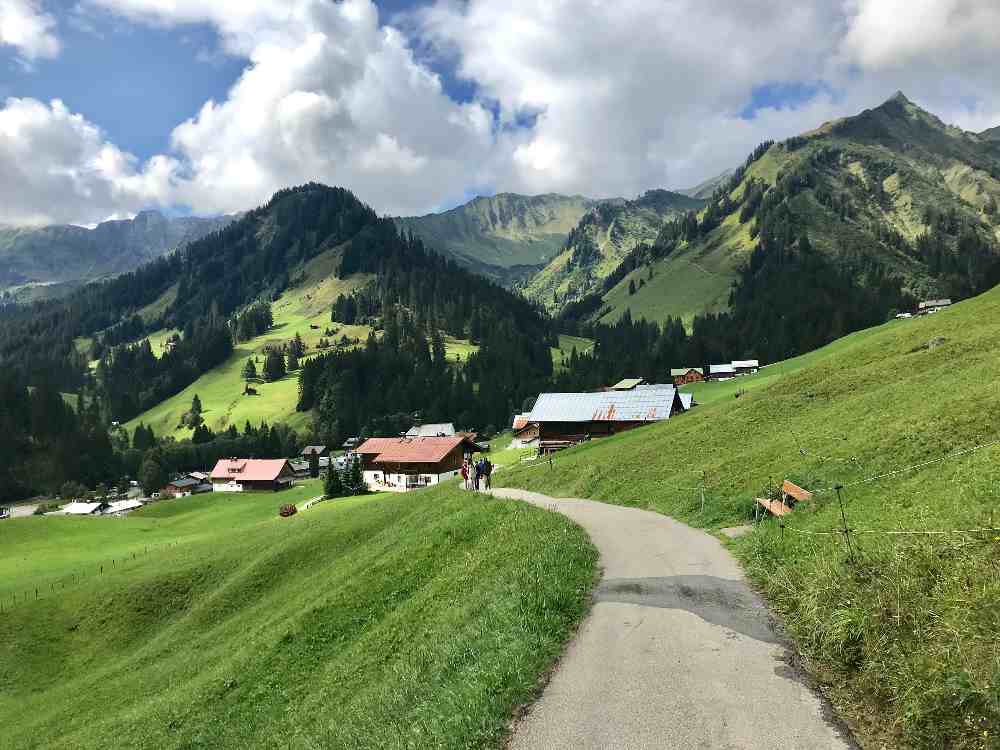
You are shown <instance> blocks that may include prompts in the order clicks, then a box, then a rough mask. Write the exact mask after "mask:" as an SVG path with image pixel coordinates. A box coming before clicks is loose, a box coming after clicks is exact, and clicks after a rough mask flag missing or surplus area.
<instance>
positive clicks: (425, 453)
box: [355, 435, 482, 492]
mask: <svg viewBox="0 0 1000 750" xmlns="http://www.w3.org/2000/svg"><path fill="white" fill-rule="evenodd" d="M481 450H482V448H481V447H480V446H479V445H477V444H476V443H475V442H473V441H472V439H471V438H469V437H468V436H467V435H452V436H451V437H401V438H371V439H369V440H366V441H365V442H364V443H362V444H361V445H360V446H358V447H357V449H356V451H355V452H356V453H357V454H358V455H360V456H361V468H362V471H363V473H364V479H365V484H366V485H368V488H369V489H370V490H374V491H377V492H384V491H390V492H406V491H407V490H413V489H417V488H419V487H427V486H429V485H432V484H438V483H439V482H443V481H445V480H447V479H451V478H452V477H454V476H457V475H458V472H459V470H461V468H462V461H464V460H465V458H466V456H471V455H472V454H473V453H477V452H480V451H481Z"/></svg>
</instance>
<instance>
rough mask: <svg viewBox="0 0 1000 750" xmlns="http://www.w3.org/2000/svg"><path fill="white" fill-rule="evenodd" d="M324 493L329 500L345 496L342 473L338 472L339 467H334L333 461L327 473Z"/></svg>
mask: <svg viewBox="0 0 1000 750" xmlns="http://www.w3.org/2000/svg"><path fill="white" fill-rule="evenodd" d="M323 491H324V493H325V494H326V496H327V497H328V498H334V497H343V496H344V483H343V481H342V480H341V478H340V472H339V471H337V467H336V466H334V465H333V462H332V461H331V462H330V468H329V469H327V472H326V483H325V486H324V488H323Z"/></svg>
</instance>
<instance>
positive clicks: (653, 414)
mask: <svg viewBox="0 0 1000 750" xmlns="http://www.w3.org/2000/svg"><path fill="white" fill-rule="evenodd" d="M692 405H693V400H692V397H691V394H689V393H681V392H680V391H678V390H677V389H676V388H675V387H674V386H672V385H638V386H635V387H634V388H633V389H632V390H627V391H615V390H611V391H600V392H598V393H543V394H541V395H540V396H539V397H538V400H537V401H536V402H535V407H534V408H533V409H532V410H531V415H530V417H529V420H530V421H531V422H532V423H535V424H537V425H538V437H539V448H540V449H541V450H542V451H552V450H559V449H560V448H565V447H567V446H570V445H574V444H576V443H579V442H581V441H583V440H588V439H590V438H595V437H606V436H608V435H615V434H618V433H619V432H625V431H626V430H631V429H633V428H635V427H640V426H642V425H644V424H649V423H651V422H662V421H663V420H665V419H670V417H671V416H673V415H676V414H681V413H683V412H685V411H687V410H688V409H690V408H691V406H692Z"/></svg>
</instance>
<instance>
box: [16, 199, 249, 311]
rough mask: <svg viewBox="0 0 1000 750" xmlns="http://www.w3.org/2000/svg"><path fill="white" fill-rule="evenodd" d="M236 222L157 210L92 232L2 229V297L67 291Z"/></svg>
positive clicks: (73, 228)
mask: <svg viewBox="0 0 1000 750" xmlns="http://www.w3.org/2000/svg"><path fill="white" fill-rule="evenodd" d="M234 218H235V217H232V216H220V217H216V218H207V219H202V218H197V217H193V216H191V217H174V218H167V217H165V216H163V215H162V214H160V213H159V212H157V211H142V212H141V213H139V214H138V215H137V216H136V217H135V218H134V219H129V220H124V221H106V222H104V223H102V224H98V225H97V226H96V227H94V228H93V229H87V228H85V227H78V226H69V225H57V226H47V227H38V228H16V227H2V226H0V293H2V292H4V291H12V292H15V293H16V292H18V291H19V289H18V288H19V287H24V286H25V285H28V286H29V287H37V286H42V287H45V286H55V285H67V286H64V287H63V289H64V291H65V289H66V288H67V287H71V286H72V285H74V284H75V285H79V284H82V283H85V282H87V281H92V280H94V279H99V278H103V277H105V276H111V275H114V274H119V273H124V272H126V271H131V270H133V269H135V268H138V267H139V266H140V265H142V264H143V263H146V262H148V261H150V260H153V259H155V258H158V257H160V256H161V255H163V254H164V253H167V252H169V251H171V250H175V249H177V248H179V247H182V246H183V245H186V244H187V243H189V242H193V241H194V240H197V239H200V238H202V237H204V236H205V235H206V234H209V233H211V232H214V231H216V230H218V229H221V228H222V227H224V226H226V225H227V224H230V223H231V222H232V221H233V220H234ZM42 292H44V289H43V290H39V292H38V293H42ZM23 293H24V294H28V293H29V292H28V290H23Z"/></svg>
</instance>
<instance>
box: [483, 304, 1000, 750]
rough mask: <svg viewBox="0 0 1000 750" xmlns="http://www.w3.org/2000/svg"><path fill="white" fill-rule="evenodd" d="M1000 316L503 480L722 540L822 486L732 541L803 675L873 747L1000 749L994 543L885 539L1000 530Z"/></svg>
mask: <svg viewBox="0 0 1000 750" xmlns="http://www.w3.org/2000/svg"><path fill="white" fill-rule="evenodd" d="M998 320H1000V290H994V291H992V292H989V293H987V294H985V295H983V296H981V297H979V298H977V299H974V300H970V301H967V302H964V303H961V304H959V305H956V306H955V307H953V308H952V309H950V310H948V311H945V312H942V313H939V314H937V315H933V316H928V317H927V318H921V319H914V320H909V321H901V322H899V323H895V322H894V323H891V324H887V325H884V326H881V327H878V328H876V329H872V330H869V331H863V332H861V333H858V334H855V335H853V336H849V337H847V338H845V339H843V340H841V341H838V342H836V343H834V344H832V345H831V346H830V347H827V348H826V349H824V350H820V351H818V352H815V353H813V354H811V355H808V356H806V357H802V358H799V359H798V360H793V361H791V362H789V363H786V364H785V365H777V366H775V368H774V369H772V368H767V369H766V370H764V371H763V372H762V373H761V374H760V375H758V376H757V377H756V378H748V379H743V380H740V381H734V382H733V383H730V384H724V385H722V386H706V387H703V388H719V389H725V390H728V391H729V395H731V389H732V388H735V387H745V388H746V389H747V392H746V394H745V395H743V396H742V397H741V398H739V399H735V398H727V397H725V393H724V391H723V390H720V391H719V392H717V393H715V394H712V395H714V396H717V397H716V398H714V399H713V398H711V397H708V398H703V400H705V401H708V403H706V404H705V405H703V406H700V407H698V408H697V409H696V410H694V411H693V412H691V413H689V414H686V415H683V416H682V417H678V418H675V419H671V420H670V421H669V422H666V423H662V424H659V425H654V426H651V427H647V428H642V429H639V430H635V431H633V432H631V433H627V434H624V435H622V436H619V437H616V438H612V439H608V440H605V441H593V442H591V443H588V444H586V445H584V446H581V447H579V448H576V449H573V450H571V451H568V452H566V453H564V454H560V455H559V456H558V457H557V458H556V461H555V468H554V469H553V470H552V471H545V472H531V471H523V472H522V471H519V470H518V469H517V468H512V469H510V470H508V471H505V472H503V474H502V475H501V479H500V480H499V481H502V483H503V484H505V485H509V486H518V487H526V488H530V489H535V490H539V491H542V492H546V493H549V494H553V495H556V496H559V497H570V496H583V497H594V498H598V499H601V500H605V501H608V502H614V503H621V504H627V505H636V506H639V507H645V508H651V509H653V510H656V511H659V512H662V513H666V514H669V515H671V516H674V517H677V518H679V519H682V520H684V521H686V522H688V523H691V524H694V525H697V526H702V527H707V528H710V529H715V528H719V527H724V526H732V525H736V524H745V523H748V522H749V521H750V520H751V519H752V518H753V509H754V497H755V496H760V495H761V494H762V493H764V492H766V491H768V488H771V487H773V486H774V485H775V484H777V483H780V482H781V480H782V479H784V478H789V479H792V480H793V481H796V482H798V483H799V484H801V485H803V486H805V487H807V488H809V489H813V490H826V491H825V492H822V493H821V494H820V495H818V496H817V497H816V498H815V500H814V501H813V502H811V503H809V504H807V505H804V506H800V507H799V509H797V510H796V511H795V512H794V513H793V514H792V515H790V516H788V517H787V522H786V524H785V526H786V528H785V529H784V532H782V530H781V528H780V527H779V525H778V524H777V523H776V522H774V521H768V522H765V523H763V524H761V525H760V526H759V527H758V528H757V529H756V530H755V531H754V532H752V533H750V534H749V535H747V536H745V537H743V538H741V539H739V540H737V541H735V542H732V543H731V544H732V546H733V549H734V551H735V552H736V553H737V554H738V556H739V557H740V558H741V560H742V561H743V563H744V565H745V566H746V568H747V570H748V571H749V573H750V575H751V576H752V577H753V578H754V580H755V581H756V582H757V583H758V584H759V585H760V586H761V587H762V589H763V590H764V591H765V592H766V594H767V595H768V597H769V598H770V601H771V603H772V604H773V605H774V606H775V608H776V609H777V610H778V611H779V612H780V613H781V615H782V616H783V618H784V621H785V624H786V626H787V628H788V630H789V632H790V633H791V634H792V635H793V636H794V638H795V640H796V641H797V643H798V644H799V646H800V648H801V650H802V652H803V654H804V656H805V658H806V662H807V666H808V667H809V669H810V670H811V671H812V673H813V674H814V675H815V676H816V677H817V678H818V679H819V680H820V681H821V683H822V684H823V685H824V686H825V688H826V690H827V691H828V692H829V693H830V694H831V696H832V698H833V700H834V701H835V703H836V704H837V706H838V707H839V709H840V710H841V711H842V713H843V714H844V715H845V716H847V717H848V718H849V720H850V721H851V723H852V724H853V726H854V727H855V728H857V730H858V732H859V734H860V736H861V737H862V739H863V740H864V741H865V743H866V746H870V747H893V748H897V747H901V748H907V747H912V748H927V749H928V750H929V749H930V748H935V749H937V748H945V747H947V748H984V747H996V746H997V733H998V732H1000V638H998V634H1000V532H996V531H994V532H976V533H963V534H951V533H948V534H940V533H920V534H909V533H908V534H887V533H885V532H887V531H907V532H911V531H918V532H941V531H952V530H967V529H980V528H984V527H987V528H989V527H1000V468H998V465H1000V464H998V462H1000V445H996V444H994V441H997V440H1000V428H998V425H1000V389H998V388H997V386H996V379H995V373H996V371H997V369H998V367H1000V325H998V324H997V321H998ZM982 444H987V446H988V447H985V448H982V449H980V450H977V451H974V452H971V453H967V454H963V455H959V456H953V454H954V453H956V452H957V451H960V450H963V449H966V448H968V447H970V446H978V445H982ZM949 456H952V457H951V458H947V459H946V460H940V461H937V462H936V463H932V464H929V465H922V464H924V463H925V462H927V461H932V460H935V459H945V457H949ZM913 466H919V468H917V469H913V470H906V471H902V472H900V473H898V474H894V475H891V476H889V477H885V478H883V479H881V480H873V481H865V480H867V479H869V478H872V477H876V476H879V475H882V474H885V473H889V472H894V471H897V470H899V469H906V468H907V467H913ZM703 482H704V486H705V498H706V502H705V509H704V511H702V506H701V493H700V491H699V489H698V488H700V487H701V486H702V483H703ZM836 484H843V485H845V487H846V488H845V490H844V492H843V497H844V503H845V513H846V517H847V519H848V523H849V525H850V527H851V528H852V529H854V531H855V532H856V533H854V534H852V542H853V545H854V551H855V555H856V559H855V560H854V561H852V560H851V558H850V556H849V555H848V553H847V550H846V548H845V545H844V539H843V536H842V534H840V533H838V532H837V529H838V528H840V527H841V526H842V521H841V515H840V509H839V506H838V503H837V499H836V493H835V492H833V490H832V489H831V488H832V487H833V486H834V485H836Z"/></svg>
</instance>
